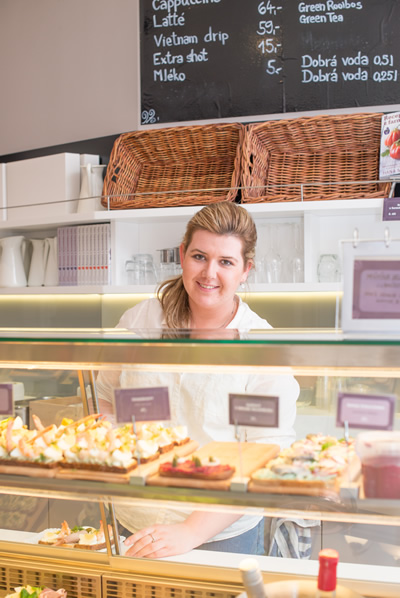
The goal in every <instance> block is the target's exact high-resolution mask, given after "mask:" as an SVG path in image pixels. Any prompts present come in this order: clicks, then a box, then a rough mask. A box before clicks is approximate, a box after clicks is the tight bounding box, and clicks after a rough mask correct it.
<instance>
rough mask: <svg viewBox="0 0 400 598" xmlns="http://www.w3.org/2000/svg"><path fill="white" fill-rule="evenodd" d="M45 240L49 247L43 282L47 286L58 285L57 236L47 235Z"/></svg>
mask: <svg viewBox="0 0 400 598" xmlns="http://www.w3.org/2000/svg"><path fill="white" fill-rule="evenodd" d="M44 242H45V245H46V247H47V259H46V266H45V271H44V282H43V284H44V286H45V287H56V286H57V285H58V252H57V237H47V238H46V239H45V240H44Z"/></svg>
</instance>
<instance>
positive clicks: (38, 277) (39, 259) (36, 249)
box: [28, 239, 49, 287]
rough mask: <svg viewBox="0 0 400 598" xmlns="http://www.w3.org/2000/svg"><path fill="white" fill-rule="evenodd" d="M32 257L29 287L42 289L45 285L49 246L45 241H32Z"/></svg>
mask: <svg viewBox="0 0 400 598" xmlns="http://www.w3.org/2000/svg"><path fill="white" fill-rule="evenodd" d="M31 243H32V257H31V265H30V267H29V275H28V287H40V286H42V285H43V284H44V272H45V268H46V262H47V254H48V252H49V245H48V244H47V243H46V241H45V239H31Z"/></svg>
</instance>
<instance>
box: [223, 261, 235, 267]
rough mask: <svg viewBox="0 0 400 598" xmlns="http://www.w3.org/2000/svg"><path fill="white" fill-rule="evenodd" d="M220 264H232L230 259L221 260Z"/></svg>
mask: <svg viewBox="0 0 400 598" xmlns="http://www.w3.org/2000/svg"><path fill="white" fill-rule="evenodd" d="M221 264H222V265H223V266H233V264H232V262H231V261H229V260H222V261H221Z"/></svg>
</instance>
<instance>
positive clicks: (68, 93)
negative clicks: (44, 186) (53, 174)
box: [0, 0, 139, 155]
mask: <svg viewBox="0 0 400 598" xmlns="http://www.w3.org/2000/svg"><path fill="white" fill-rule="evenodd" d="M138 15H139V0H0V155H4V154H9V153H14V152H19V151H25V150H30V149H35V148H40V147H47V146H51V145H58V144H62V143H69V142H72V141H80V140H83V139H91V138H94V137H103V136H107V135H114V134H118V133H120V132H123V131H132V130H135V129H137V128H138V123H139V85H138V81H139V40H138Z"/></svg>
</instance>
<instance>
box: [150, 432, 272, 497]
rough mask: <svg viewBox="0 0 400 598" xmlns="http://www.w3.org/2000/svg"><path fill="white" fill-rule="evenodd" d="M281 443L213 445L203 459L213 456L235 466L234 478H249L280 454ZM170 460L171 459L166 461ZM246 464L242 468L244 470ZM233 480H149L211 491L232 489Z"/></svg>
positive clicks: (202, 452)
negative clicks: (279, 444)
mask: <svg viewBox="0 0 400 598" xmlns="http://www.w3.org/2000/svg"><path fill="white" fill-rule="evenodd" d="M279 450H280V449H279V446H278V445H277V444H257V443H255V442H243V443H241V444H240V451H241V455H240V452H239V445H238V443H237V442H210V443H209V444H206V445H205V446H203V447H202V448H200V449H199V450H198V451H196V455H198V456H199V457H200V458H201V459H205V460H206V459H208V457H210V456H213V457H215V458H216V459H219V461H220V462H221V464H222V465H225V464H226V465H231V466H232V467H234V468H235V470H236V471H235V473H234V474H233V476H235V477H237V476H240V475H241V476H243V477H248V476H249V475H250V474H251V473H252V472H253V471H255V470H256V469H259V468H260V467H262V466H263V465H265V464H266V463H267V462H268V461H269V460H270V459H272V458H273V457H275V456H276V455H277V454H278V453H279ZM166 460H170V459H166ZM241 465H242V467H241ZM231 481H232V478H230V479H227V480H198V479H196V478H178V477H173V476H171V477H168V476H160V475H158V474H156V475H154V476H151V477H149V478H148V479H147V484H148V485H150V486H175V487H179V488H203V489H204V488H207V489H211V490H229V488H230V485H231Z"/></svg>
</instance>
